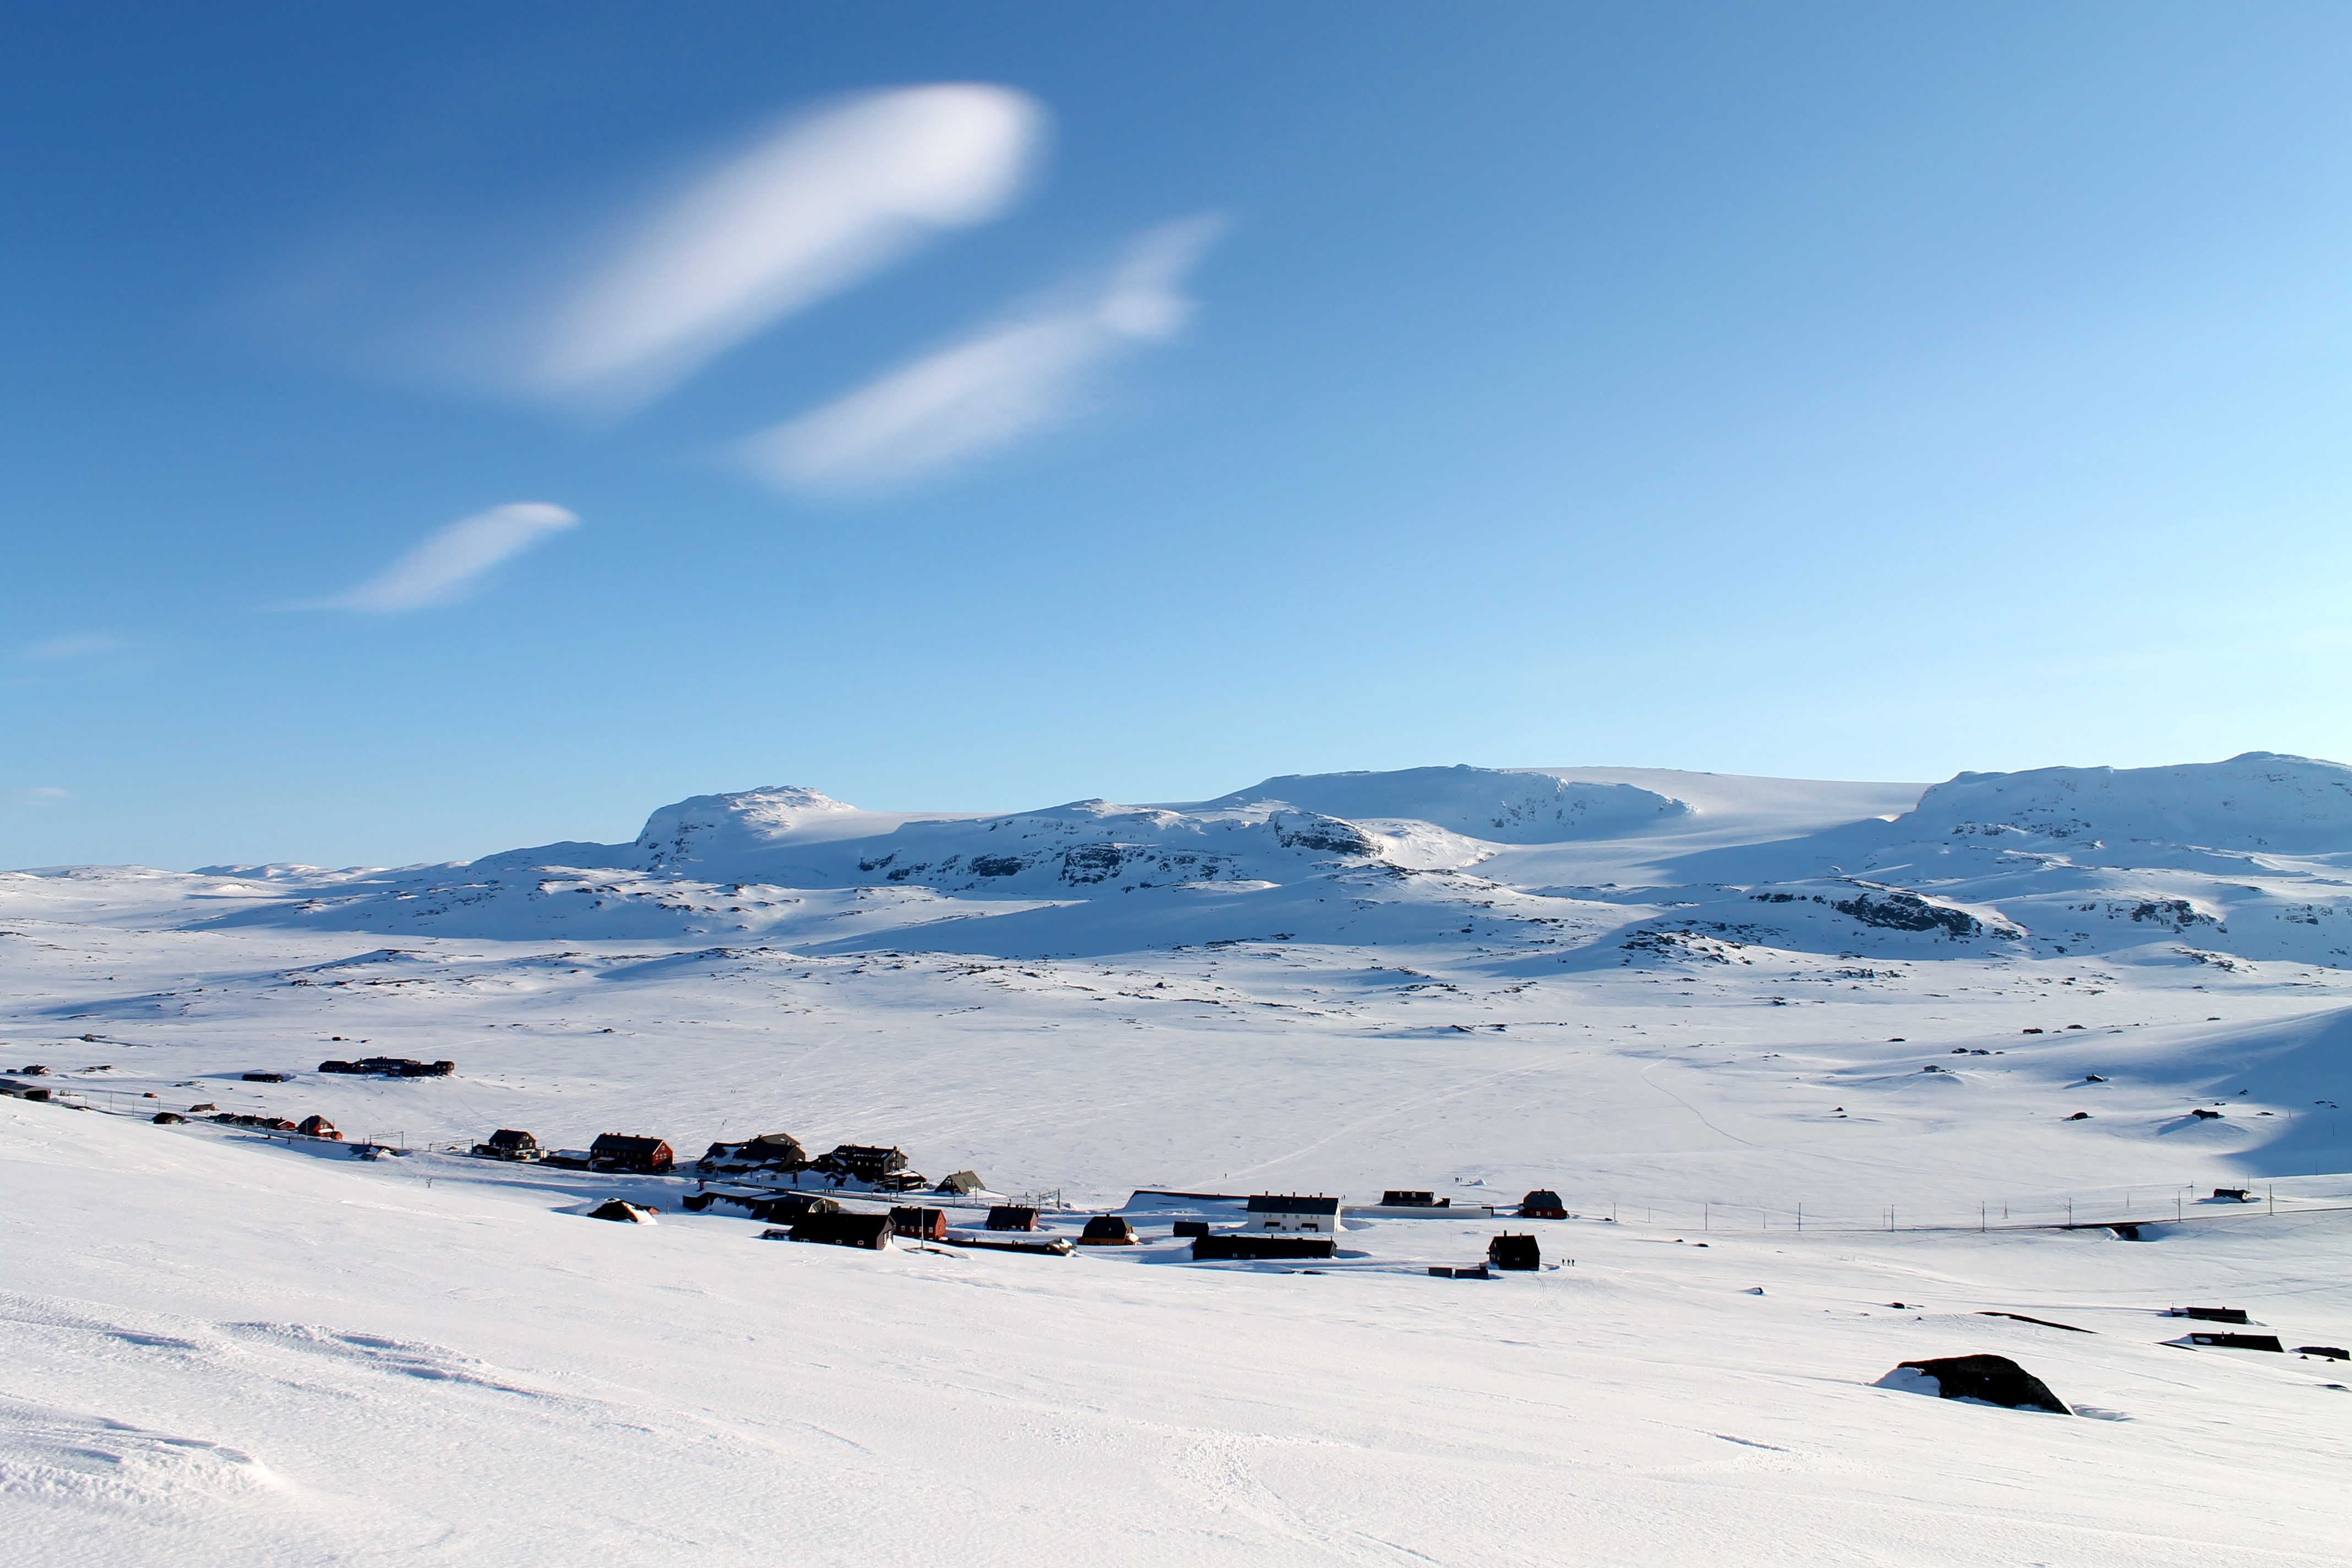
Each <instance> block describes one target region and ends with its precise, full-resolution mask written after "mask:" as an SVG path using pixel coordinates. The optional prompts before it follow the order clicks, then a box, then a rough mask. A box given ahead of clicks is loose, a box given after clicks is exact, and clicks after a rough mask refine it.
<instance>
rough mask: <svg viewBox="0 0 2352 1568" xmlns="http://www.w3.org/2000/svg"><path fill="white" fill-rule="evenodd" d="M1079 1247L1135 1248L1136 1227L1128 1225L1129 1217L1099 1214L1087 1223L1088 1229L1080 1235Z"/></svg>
mask: <svg viewBox="0 0 2352 1568" xmlns="http://www.w3.org/2000/svg"><path fill="white" fill-rule="evenodd" d="M1078 1245H1079V1246H1080V1247H1133V1246H1134V1245H1135V1226H1131V1225H1129V1224H1128V1222H1127V1216H1125V1215H1115V1214H1098V1215H1095V1217H1094V1218H1092V1219H1090V1220H1088V1221H1087V1228H1086V1229H1085V1230H1083V1231H1081V1232H1080V1233H1079V1235H1078Z"/></svg>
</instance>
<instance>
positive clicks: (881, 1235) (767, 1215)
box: [9, 1057, 1572, 1279]
mask: <svg viewBox="0 0 2352 1568" xmlns="http://www.w3.org/2000/svg"><path fill="white" fill-rule="evenodd" d="M456 1065H457V1064H455V1063H454V1062H450V1061H446V1060H443V1061H433V1062H424V1061H416V1060H414V1059H412V1058H405V1057H368V1058H362V1059H361V1060H358V1061H324V1062H320V1064H319V1071H320V1072H321V1073H352V1074H366V1075H370V1076H375V1077H383V1078H446V1077H448V1076H450V1074H452V1073H453V1072H454V1071H455V1070H456ZM20 1071H21V1072H23V1073H25V1074H26V1075H31V1076H36V1077H37V1076H45V1075H46V1074H47V1068H39V1067H28V1068H22V1069H20ZM244 1076H245V1077H246V1078H247V1079H250V1080H252V1081H256V1082H265V1083H284V1082H288V1081H289V1079H290V1076H291V1075H289V1074H286V1073H276V1072H252V1073H247V1074H245V1075H244ZM9 1087H10V1089H12V1090H14V1091H15V1092H16V1093H17V1094H19V1095H21V1096H23V1097H24V1098H26V1099H41V1100H46V1099H47V1098H48V1097H49V1096H48V1091H47V1090H45V1089H37V1088H35V1087H34V1086H31V1085H25V1084H14V1083H12V1084H11V1085H10V1086H9ZM196 1115H208V1116H209V1119H210V1120H212V1121H216V1122H220V1123H223V1124H224V1125H232V1126H240V1127H250V1128H254V1129H257V1130H259V1131H264V1132H269V1133H275V1134H281V1135H284V1136H286V1137H288V1138H289V1139H290V1138H302V1139H312V1140H320V1141H325V1142H344V1140H343V1135H342V1133H341V1131H339V1130H338V1129H337V1128H336V1127H335V1125H334V1123H332V1122H331V1121H328V1120H327V1119H326V1118H325V1117H323V1116H318V1115H312V1116H310V1117H306V1118H304V1119H302V1120H300V1121H294V1120H292V1119H289V1118H282V1117H268V1116H258V1115H248V1114H242V1113H238V1112H234V1111H224V1110H220V1109H219V1108H218V1107H217V1106H215V1105H210V1104H202V1105H192V1106H190V1107H189V1108H188V1110H186V1111H185V1112H180V1111H171V1110H164V1111H159V1112H157V1113H156V1115H155V1117H154V1118H153V1120H154V1121H157V1122H160V1123H163V1124H166V1125H168V1124H171V1123H173V1122H184V1121H187V1120H188V1119H189V1117H191V1116H196ZM347 1146H348V1147H349V1148H350V1149H351V1150H352V1153H353V1154H354V1155H355V1156H356V1157H359V1158H362V1159H383V1158H385V1157H387V1156H391V1157H399V1156H404V1155H405V1154H406V1153H407V1152H408V1151H407V1150H405V1149H403V1148H399V1147H396V1146H393V1145H388V1144H383V1143H375V1142H353V1143H349V1144H348V1145H347ZM450 1152H457V1151H456V1150H452V1151H450ZM465 1152H467V1153H468V1154H470V1155H471V1156H472V1157H473V1158H476V1159H480V1160H502V1161H507V1162H509V1163H517V1164H534V1165H541V1166H545V1167H548V1168H550V1169H553V1170H562V1171H574V1172H586V1173H592V1174H599V1175H608V1176H632V1177H667V1178H673V1179H677V1180H679V1181H680V1182H681V1184H683V1181H684V1180H686V1179H691V1180H692V1181H693V1182H694V1188H693V1190H692V1191H690V1192H686V1193H684V1194H682V1195H681V1196H680V1198H679V1206H680V1207H682V1208H685V1209H687V1210H688V1211H689V1212H693V1213H700V1212H703V1211H705V1210H708V1209H710V1208H711V1207H712V1206H713V1205H719V1204H725V1205H729V1206H730V1208H732V1209H736V1210H740V1212H741V1213H742V1214H743V1215H746V1216H747V1217H749V1218H751V1219H752V1220H755V1221H759V1222H761V1223H762V1224H764V1225H765V1226H768V1227H769V1228H767V1229H764V1230H762V1231H761V1238H762V1239H764V1240H774V1241H800V1242H814V1243H819V1244H823V1245H827V1246H834V1247H870V1248H882V1247H892V1246H896V1245H905V1244H912V1245H916V1246H923V1245H927V1244H930V1243H936V1242H951V1243H953V1244H954V1245H956V1246H958V1247H978V1248H984V1249H988V1250H992V1251H1003V1252H1026V1253H1036V1254H1043V1255H1045V1256H1050V1257H1066V1256H1068V1255H1070V1254H1071V1253H1073V1252H1074V1251H1076V1248H1077V1247H1134V1246H1137V1245H1139V1243H1140V1242H1141V1241H1142V1240H1143V1239H1144V1238H1143V1237H1142V1236H1141V1234H1140V1233H1139V1231H1138V1230H1137V1229H1136V1226H1135V1221H1134V1218H1133V1217H1131V1212H1130V1213H1117V1214H1097V1215H1089V1216H1087V1219H1086V1221H1085V1223H1084V1226H1082V1227H1081V1229H1080V1230H1079V1234H1078V1235H1077V1237H1076V1240H1075V1241H1073V1240H1072V1239H1071V1238H1069V1237H1065V1236H1052V1235H1046V1234H1043V1231H1044V1230H1045V1229H1046V1228H1047V1227H1046V1226H1043V1225H1041V1215H1043V1214H1044V1213H1045V1200H1044V1199H1033V1200H1031V1201H1028V1202H1012V1201H1003V1198H1004V1195H1003V1194H995V1193H992V1192H990V1191H989V1189H988V1185H987V1184H986V1183H984V1182H982V1180H981V1178H980V1177H979V1175H978V1174H977V1173H973V1172H971V1171H958V1172H956V1173H953V1174H952V1175H950V1176H947V1177H945V1178H943V1179H942V1180H940V1182H938V1183H937V1184H933V1183H932V1182H931V1181H930V1179H929V1177H927V1176H924V1175H922V1174H920V1173H918V1172H914V1171H910V1170H908V1159H907V1155H906V1153H905V1152H903V1151H902V1150H899V1149H898V1148H895V1147H884V1146H879V1145H872V1144H863V1143H843V1144H839V1145H837V1146H835V1148H834V1149H832V1150H831V1151H829V1152H825V1153H824V1154H820V1155H818V1156H817V1157H816V1158H814V1159H811V1158H809V1155H808V1152H807V1150H806V1149H804V1148H803V1146H802V1144H801V1142H800V1140H799V1139H797V1138H794V1137H793V1136H792V1134H790V1133H788V1132H763V1133H761V1134H760V1135H759V1136H758V1137H755V1138H748V1139H745V1140H743V1141H741V1142H733V1143H730V1142H714V1143H712V1144H711V1145H710V1146H709V1149H708V1150H706V1151H705V1152H704V1153H703V1155H702V1157H701V1158H700V1159H699V1160H697V1161H695V1162H694V1163H693V1164H692V1166H691V1167H689V1168H688V1169H689V1170H690V1173H691V1176H690V1178H688V1176H686V1175H685V1174H684V1173H681V1171H680V1169H679V1166H678V1163H677V1154H676V1152H674V1151H673V1150H672V1149H671V1147H670V1145H669V1142H668V1141H667V1140H666V1139H662V1138H656V1137H649V1136H646V1135H644V1134H639V1133H622V1132H604V1133H600V1134H598V1135H597V1137H596V1138H595V1139H594V1141H593V1142H591V1143H590V1144H589V1145H588V1147H587V1148H585V1149H548V1148H542V1147H541V1144H540V1142H539V1140H538V1138H537V1137H536V1136H534V1135H533V1134H531V1133H530V1132H528V1131H523V1130H521V1129H520V1128H513V1127H502V1128H499V1130H498V1131H494V1132H492V1133H491V1134H490V1135H489V1137H488V1139H486V1140H485V1141H484V1142H479V1143H476V1144H474V1145H473V1146H472V1147H471V1149H469V1150H466V1151H465ZM927 1189H928V1191H929V1194H930V1195H932V1196H934V1197H936V1198H938V1199H940V1201H941V1203H942V1204H943V1205H954V1206H956V1207H958V1208H965V1209H971V1210H972V1211H974V1212H977V1211H979V1210H981V1209H985V1211H986V1219H985V1221H984V1223H983V1224H982V1225H981V1226H974V1227H969V1228H955V1227H951V1226H950V1218H949V1215H948V1211H947V1208H946V1207H945V1206H938V1207H934V1206H927V1205H920V1204H903V1203H898V1204H890V1205H888V1206H887V1210H886V1211H883V1212H876V1211H872V1210H862V1209H858V1208H855V1207H852V1206H850V1204H848V1203H845V1202H844V1201H843V1198H844V1197H845V1196H846V1197H848V1198H850V1199H851V1201H852V1202H853V1203H854V1202H855V1201H856V1199H857V1198H858V1197H860V1196H869V1197H873V1198H884V1199H887V1198H891V1197H904V1196H907V1195H909V1194H921V1193H924V1192H925V1191H926V1190H927ZM640 1195H643V1194H640ZM1187 1205H1201V1206H1213V1207H1215V1208H1219V1209H1226V1210H1230V1209H1232V1208H1233V1207H1234V1205H1239V1210H1238V1212H1239V1215H1240V1223H1239V1224H1225V1225H1223V1226H1220V1225H1219V1224H1217V1223H1216V1222H1215V1221H1213V1220H1210V1219H1202V1218H1173V1217H1171V1218H1170V1219H1169V1221H1168V1223H1169V1225H1170V1236H1171V1237H1172V1238H1174V1239H1178V1240H1189V1241H1190V1242H1191V1244H1192V1258H1193V1259H1194V1260H1195V1261H1199V1262H1219V1261H1227V1260H1236V1261H1238V1260H1255V1259H1267V1258H1280V1259H1297V1260H1303V1261H1313V1260H1315V1259H1318V1258H1335V1257H1337V1256H1338V1255H1339V1231H1340V1221H1341V1218H1342V1216H1343V1215H1351V1214H1352V1215H1362V1216H1363V1217H1365V1218H1367V1219H1401V1218H1448V1219H1457V1220H1491V1219H1493V1218H1495V1217H1496V1216H1497V1215H1498V1214H1504V1213H1507V1214H1509V1215H1513V1216H1515V1217H1517V1218H1521V1219H1568V1218H1570V1217H1572V1216H1571V1215H1570V1214H1569V1213H1568V1211H1567V1209H1566V1208H1565V1207H1564V1206H1563V1205H1562V1201H1561V1199H1560V1196H1559V1194H1558V1193H1555V1192H1549V1191H1541V1190H1538V1191H1535V1192H1530V1193H1528V1194H1527V1195H1526V1196H1525V1197H1523V1198H1521V1199H1520V1201H1519V1202H1518V1203H1517V1204H1516V1205H1508V1207H1507V1208H1505V1209H1498V1208H1496V1206H1493V1205H1455V1204H1454V1201H1453V1199H1451V1198H1450V1197H1439V1196H1437V1195H1435V1194H1433V1193H1431V1192H1428V1191H1421V1190H1412V1189H1391V1190H1389V1191H1386V1192H1383V1193H1382V1194H1381V1201H1380V1202H1379V1203H1377V1204H1361V1205H1349V1204H1346V1203H1344V1202H1343V1201H1342V1200H1341V1199H1339V1198H1338V1197H1333V1196H1329V1195H1326V1194H1295V1193H1293V1194H1281V1193H1255V1194H1241V1193H1177V1192H1162V1191H1158V1190H1154V1189H1143V1190H1139V1191H1138V1192H1137V1193H1136V1194H1135V1195H1134V1197H1133V1198H1131V1199H1130V1200H1129V1204H1128V1209H1129V1211H1134V1210H1138V1209H1141V1210H1145V1211H1147V1212H1149V1211H1152V1210H1161V1211H1165V1210H1168V1209H1171V1208H1177V1209H1181V1208H1183V1207H1185V1206H1187ZM586 1212H587V1214H588V1215H589V1216H590V1217H592V1218H595V1219H605V1220H614V1221H619V1222H623V1223H632V1224H642V1223H645V1222H646V1221H648V1220H650V1219H651V1218H652V1217H653V1216H654V1215H658V1214H659V1213H660V1212H661V1206H660V1205H658V1204H650V1203H638V1202H632V1201H630V1200H629V1199H626V1198H620V1197H613V1198H608V1199H606V1200H604V1202H602V1203H597V1204H594V1205H593V1206H592V1207H590V1208H589V1209H588V1210H587V1211H586ZM1196 1212H1197V1209H1196ZM1543 1266H1544V1265H1543V1258H1542V1252H1541V1248H1540V1247H1539V1246H1538V1242H1537V1240H1536V1238H1535V1237H1533V1236H1528V1235H1515V1234H1511V1233H1509V1232H1504V1233H1500V1234H1497V1235H1496V1236H1495V1237H1492V1238H1491V1239H1490V1240H1489V1241H1488V1243H1487V1247H1486V1261H1485V1262H1483V1263H1474V1264H1469V1265H1463V1266H1455V1265H1432V1266H1430V1268H1429V1272H1430V1273H1432V1274H1435V1275H1444V1276H1448V1277H1451V1278H1456V1279H1484V1278H1486V1276H1487V1275H1488V1273H1489V1272H1490V1271H1493V1270H1516V1269H1539V1268H1542V1267H1543Z"/></svg>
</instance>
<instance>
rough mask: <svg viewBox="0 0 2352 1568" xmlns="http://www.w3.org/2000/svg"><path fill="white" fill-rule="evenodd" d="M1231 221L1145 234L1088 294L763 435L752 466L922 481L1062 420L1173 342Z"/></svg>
mask: <svg viewBox="0 0 2352 1568" xmlns="http://www.w3.org/2000/svg"><path fill="white" fill-rule="evenodd" d="M1222 228H1223V220H1221V219H1219V218H1216V217H1213V216H1206V217H1196V218H1191V219H1187V220H1186V221H1184V222H1181V223H1173V224H1170V225H1168V226H1165V227H1162V228H1158V229H1154V230H1152V231H1151V232H1150V233H1149V234H1146V235H1144V236H1142V237H1140V238H1139V239H1137V240H1136V241H1135V243H1134V244H1133V245H1131V246H1130V247H1129V248H1128V252H1127V255H1126V256H1125V258H1122V260H1121V261H1120V263H1119V265H1118V267H1117V268H1114V269H1113V270H1112V272H1111V273H1110V275H1109V276H1108V278H1107V279H1103V280H1102V281H1100V282H1098V283H1097V284H1096V285H1095V286H1094V287H1093V288H1092V289H1088V290H1087V291H1086V292H1085V293H1084V294H1082V295H1081V296H1079V297H1078V298H1076V299H1075V300H1069V301H1067V302H1065V303H1063V304H1060V305H1057V306H1055V307H1051V308H1046V309H1041V310H1033V311H1031V312H1029V313H1027V314H1025V315H1022V316H1018V317H1015V318H1014V319H1013V320H1011V321H1006V322H1005V323H1003V324H1002V325H1000V326H997V327H994V328H992V329H989V330H986V331H981V332H978V333H975V334H974V335H972V336H971V337H969V338H966V339H965V340H964V341H963V342H958V343H953V344H950V346H948V347H946V348H943V349H940V350H939V351H937V352H936V353H930V354H928V355H926V356H924V357H923V358H921V359H919V360H916V361H914V362H913V363H909V364H906V365H902V366H900V367H899V368H898V369H897V370H894V371H890V372H888V373H887V374H883V375H882V376H880V377H878V378H877V379H876V380H874V381H872V382H869V383H867V384H866V385H865V386H863V387H860V388H859V389H858V390H856V391H855V392H852V393H850V394H849V395H846V396H845V397H843V398H841V399H839V400H838V401H836V402H834V403H831V404H828V405H825V406H824V407H822V408H819V409H815V410H814V411H812V412H810V413H808V414H804V415H803V416H800V417H798V418H796V419H792V420H788V421H786V422H785V423H783V424H782V425H778V426H773V427H772V428H771V429H768V430H765V431H762V432H761V433H760V434H759V435H757V436H754V437H751V439H749V440H748V441H746V442H745V443H744V444H743V447H742V456H743V458H744V460H745V462H746V463H747V464H748V465H749V466H750V467H751V468H752V469H753V471H755V472H757V473H759V474H760V475H761V476H762V477H763V478H765V479H769V480H771V481H772V482H774V483H777V484H780V485H782V486H784V487H786V488H788V489H800V490H810V491H846V490H855V489H872V488H877V487H882V486H887V485H889V484H892V483H895V482H898V481H901V480H906V479H915V478H919V477H920V476H921V475H923V474H926V473H928V472H929V471H930V470H932V469H935V468H942V467H945V466H947V465H949V464H951V463H954V462H956V461H958V460H960V459H962V458H973V457H977V456H979V455H981V454H982V453H984V452H987V451H989V450H992V449H993V448H995V447H1002V446H1003V445H1005V444H1007V443H1008V442H1011V441H1013V440H1014V439H1016V438H1018V437H1022V436H1024V435H1026V434H1028V433H1029V432H1031V431H1033V430H1034V429H1036V428H1038V427H1039V426H1044V425H1045V424H1048V423H1050V422H1051V421H1053V420H1055V419H1057V418H1059V417H1061V416H1063V415H1065V414H1066V412H1067V411H1068V408H1069V405H1070V404H1071V401H1072V399H1073V397H1074V396H1075V395H1076V393H1077V391H1078V389H1079V388H1080V386H1081V385H1082V384H1084V381H1085V378H1086V377H1087V374H1088V373H1090V372H1091V371H1093V370H1094V369H1095V368H1096V367H1097V365H1099V364H1101V363H1104V362H1105V361H1107V360H1108V359H1110V358H1112V357H1113V356H1115V355H1117V354H1118V353H1122V352H1123V351H1125V350H1128V349H1130V348H1133V347H1136V346H1138V345H1139V344H1144V343H1151V342H1166V341H1167V340H1168V339H1170V338H1172V337H1174V336H1175V335H1176V333H1177V332H1178V331H1180V330H1181V328H1182V326H1183V324H1184V321H1185V320H1186V318H1187V317H1188V316H1190V314H1191V313H1192V301H1191V300H1188V299H1186V298H1185V297H1184V296H1183V295H1182V294H1181V292H1180V291H1179V290H1180V288H1181V284H1182V282H1183V280H1184V276H1185V274H1186V273H1187V272H1189V271H1190V270H1191V269H1192V266H1193V264H1194V263H1195V262H1196V261H1198V260H1199V258H1200V257H1201V255H1202V252H1203V251H1205V250H1206V249H1207V248H1208V247H1209V246H1210V244H1211V243H1212V242H1213V240H1214V239H1215V238H1216V237H1217V235H1218V233H1219V231H1220V230H1221V229H1222Z"/></svg>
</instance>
